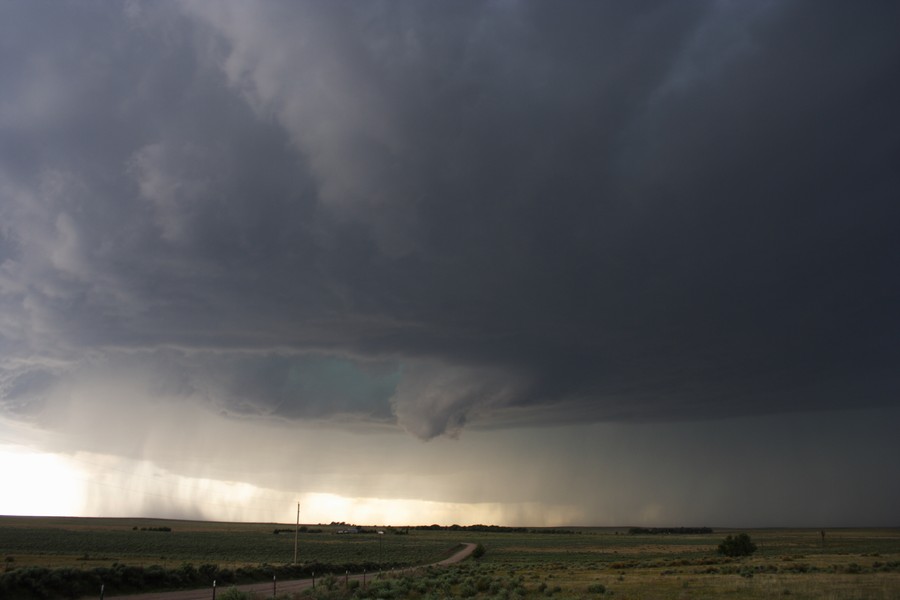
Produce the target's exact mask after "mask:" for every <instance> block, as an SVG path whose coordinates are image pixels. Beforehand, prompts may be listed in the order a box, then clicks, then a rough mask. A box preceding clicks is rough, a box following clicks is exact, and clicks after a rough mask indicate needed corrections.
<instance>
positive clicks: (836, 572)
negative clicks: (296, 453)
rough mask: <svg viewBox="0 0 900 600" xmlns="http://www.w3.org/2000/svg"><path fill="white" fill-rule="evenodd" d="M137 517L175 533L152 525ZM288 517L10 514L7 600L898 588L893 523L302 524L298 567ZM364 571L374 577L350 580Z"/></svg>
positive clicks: (857, 598)
mask: <svg viewBox="0 0 900 600" xmlns="http://www.w3.org/2000/svg"><path fill="white" fill-rule="evenodd" d="M135 526H137V527H138V529H137V530H135V529H133V528H134V527H135ZM141 527H146V528H150V527H153V528H159V527H169V528H171V531H170V532H168V533H165V534H153V533H148V532H146V531H144V532H142V531H140V529H141ZM278 527H281V526H279V525H275V524H271V523H269V524H235V523H196V522H187V521H183V522H182V521H165V522H154V521H142V520H134V519H132V520H128V519H109V520H107V519H25V518H9V517H0V556H5V557H6V558H5V560H4V563H3V569H4V571H3V572H2V573H0V598H3V599H4V600H7V599H8V600H20V599H21V600H32V599H43V598H82V597H92V598H96V597H97V591H98V589H99V585H100V584H101V583H102V584H103V585H105V589H106V595H107V597H109V596H113V595H117V594H121V593H126V592H134V591H139V590H141V591H149V590H153V589H176V588H189V587H205V586H209V585H211V582H212V580H213V579H215V580H216V581H217V584H218V586H219V595H218V598H219V600H222V599H223V598H225V599H226V600H229V599H230V600H250V599H251V598H256V599H259V600H262V599H263V598H265V597H266V595H265V594H263V593H258V594H256V595H251V594H249V593H247V592H246V591H245V590H242V589H239V588H238V587H235V586H240V585H243V584H244V583H245V582H253V581H258V582H265V581H270V580H271V578H272V575H273V574H275V575H277V578H278V581H288V580H291V579H297V578H305V577H308V576H310V575H311V574H312V572H313V571H315V573H316V580H317V585H316V588H315V590H313V589H311V588H310V589H306V590H304V591H301V592H293V593H291V594H285V593H283V592H282V591H281V589H279V600H375V599H377V598H383V599H385V600H391V599H394V600H400V599H403V598H410V599H412V600H432V599H433V600H438V599H445V598H467V599H468V598H472V599H476V600H544V599H546V598H557V599H562V600H564V599H573V600H574V599H578V600H585V599H587V598H598V599H599V598H600V597H602V598H604V599H606V598H613V599H626V598H643V599H650V600H653V599H660V600H663V599H670V598H671V599H675V598H678V599H680V598H720V597H727V598H734V599H736V600H745V599H746V600H750V599H762V598H771V597H774V596H779V597H790V598H792V599H812V598H823V597H824V598H831V599H833V600H842V599H848V600H849V599H851V598H852V599H854V600H868V599H872V600H875V599H878V600H881V599H887V598H897V597H900V530H897V529H869V530H852V529H846V530H829V531H828V536H827V543H824V542H823V539H822V536H821V534H820V532H819V531H818V530H815V531H813V530H754V531H752V532H751V533H752V535H753V542H756V543H758V549H757V551H756V552H755V553H753V555H752V556H737V557H733V556H725V555H723V554H720V553H718V547H719V545H720V543H722V537H723V536H724V535H727V536H728V537H726V538H725V539H726V540H727V539H728V538H729V537H730V538H731V539H732V540H741V539H742V537H741V535H740V533H741V532H728V531H718V532H710V533H701V532H696V533H682V534H679V533H674V532H665V533H664V534H662V535H661V534H660V532H656V533H652V532H647V533H634V532H632V533H630V534H629V531H628V529H627V528H620V529H612V528H579V529H575V530H573V531H571V532H569V533H558V534H555V535H546V534H544V533H540V532H538V531H536V530H533V529H529V530H526V531H467V530H456V529H449V528H440V529H431V528H428V529H417V528H412V527H410V528H408V529H407V528H402V529H394V530H393V531H402V532H403V535H399V536H398V537H395V536H392V535H391V536H387V535H384V536H379V535H377V534H340V535H339V534H337V531H339V530H345V529H346V525H345V524H344V525H343V526H342V525H334V526H331V525H320V526H317V528H318V529H321V533H317V534H312V533H311V532H309V533H308V534H306V535H304V534H303V533H301V535H300V544H299V548H300V557H299V562H300V564H298V565H291V564H290V562H291V559H292V556H293V535H272V533H273V529H276V528H278ZM284 529H285V530H287V529H288V528H287V527H284ZM382 530H384V531H386V532H390V528H387V529H382ZM407 532H408V533H407ZM285 533H287V531H285ZM748 538H749V536H748ZM460 542H474V543H476V544H479V546H480V548H481V550H479V554H480V555H481V556H480V558H478V559H477V560H469V561H466V562H465V563H462V564H460V565H456V566H452V567H447V568H424V569H420V570H419V572H417V573H416V574H413V573H408V572H400V571H399V567H402V566H407V565H414V564H425V563H433V562H436V561H438V560H441V559H443V558H446V557H447V556H449V555H450V554H451V553H452V552H453V551H454V550H456V549H457V548H458V544H459V543H460ZM753 542H750V543H751V544H753ZM754 545H755V544H754ZM391 568H393V569H394V570H393V572H392V571H391ZM364 569H365V570H366V571H367V572H368V577H367V579H366V581H365V582H363V581H361V580H354V579H353V578H352V577H350V578H346V577H345V576H344V573H345V572H346V571H350V572H351V573H354V572H355V573H361V572H362V571H363V570H364ZM379 571H382V573H381V574H380V575H379V574H378V573H379ZM269 594H271V590H270V592H269Z"/></svg>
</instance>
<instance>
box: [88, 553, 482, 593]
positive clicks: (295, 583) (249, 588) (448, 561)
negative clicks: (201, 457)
mask: <svg viewBox="0 0 900 600" xmlns="http://www.w3.org/2000/svg"><path fill="white" fill-rule="evenodd" d="M464 546H465V547H464V548H463V549H462V550H460V551H459V552H457V553H456V554H454V555H453V556H451V557H450V558H445V559H444V560H442V561H440V562H436V563H434V564H433V565H422V566H419V567H409V568H406V569H402V570H400V571H396V572H410V571H415V570H416V569H421V568H424V567H426V566H446V565H452V564H454V563H458V562H460V561H463V560H465V559H467V558H469V556H471V555H472V553H473V552H474V551H475V546H476V544H468V543H467V544H464ZM377 575H378V574H377V573H366V574H364V573H355V574H353V575H346V576H345V577H344V578H343V579H344V580H348V581H363V578H366V580H367V581H371V580H372V579H374V578H375V577H376V576H377ZM318 579H319V581H321V579H322V578H321V577H319V578H318ZM341 579H342V578H341V577H338V581H340V580H341ZM341 584H342V585H343V582H341ZM320 585H321V584H320ZM312 586H313V580H312V579H294V580H291V581H275V585H274V591H275V592H276V593H277V594H292V593H294V592H299V591H302V590H305V589H306V588H310V587H312ZM230 587H232V586H230V585H229V586H227V587H226V586H222V588H220V589H219V590H218V591H219V592H220V593H221V592H224V591H225V590H226V589H229V588H230ZM235 587H237V589H239V590H241V591H242V592H250V593H255V594H260V595H263V596H270V597H271V596H272V592H273V584H272V582H271V581H270V582H267V583H248V584H244V585H238V586H235ZM212 597H213V589H212V588H211V587H209V588H200V589H196V590H179V591H176V592H151V593H149V594H130V595H126V596H106V597H105V598H104V600H106V599H109V600H112V599H113V598H123V599H124V598H127V599H128V600H212ZM93 598H95V596H87V597H85V598H82V600H89V599H93Z"/></svg>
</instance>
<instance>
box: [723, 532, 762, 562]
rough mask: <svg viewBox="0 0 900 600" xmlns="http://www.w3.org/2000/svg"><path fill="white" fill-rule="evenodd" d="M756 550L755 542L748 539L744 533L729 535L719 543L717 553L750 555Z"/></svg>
mask: <svg viewBox="0 0 900 600" xmlns="http://www.w3.org/2000/svg"><path fill="white" fill-rule="evenodd" d="M754 552H756V544H754V543H753V542H752V541H751V540H750V536H749V535H747V534H746V533H739V534H737V535H735V536H731V535H729V536H728V537H726V538H725V540H723V541H722V543H721V544H719V554H724V555H725V556H750V555H751V554H753V553H754Z"/></svg>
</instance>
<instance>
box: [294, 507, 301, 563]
mask: <svg viewBox="0 0 900 600" xmlns="http://www.w3.org/2000/svg"><path fill="white" fill-rule="evenodd" d="M299 535H300V503H299V502H298V503H297V527H296V529H294V564H295V565H296V564H297V537H298V536H299Z"/></svg>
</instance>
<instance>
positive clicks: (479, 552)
mask: <svg viewBox="0 0 900 600" xmlns="http://www.w3.org/2000/svg"><path fill="white" fill-rule="evenodd" d="M484 552H485V550H484V546H482V545H481V544H478V545H477V546H475V550H474V551H472V558H474V559H476V560H477V559H479V558H481V557H482V556H484Z"/></svg>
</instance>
